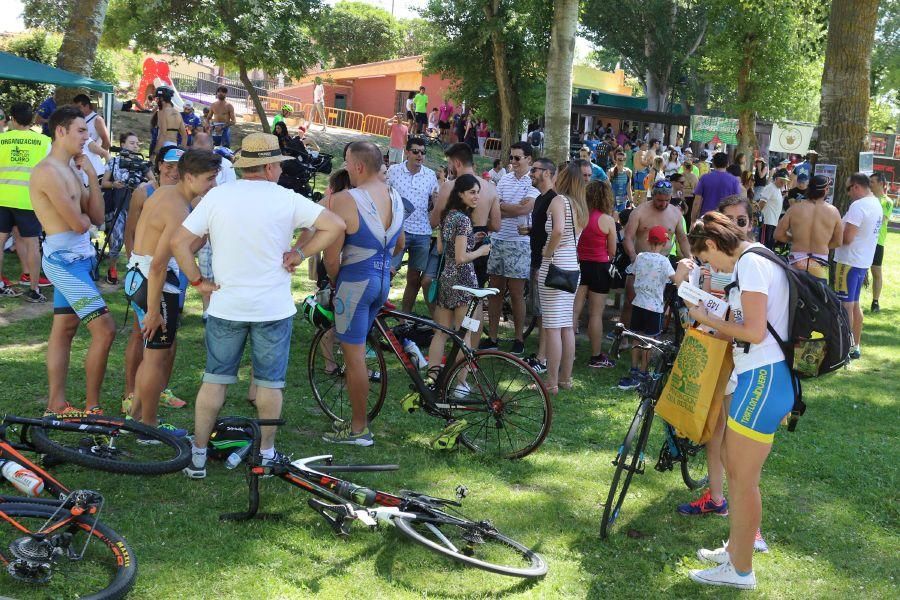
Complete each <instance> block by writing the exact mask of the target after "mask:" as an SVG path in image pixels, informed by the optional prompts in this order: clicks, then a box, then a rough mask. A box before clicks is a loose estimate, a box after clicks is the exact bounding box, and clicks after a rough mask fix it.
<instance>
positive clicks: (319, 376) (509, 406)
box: [307, 286, 553, 459]
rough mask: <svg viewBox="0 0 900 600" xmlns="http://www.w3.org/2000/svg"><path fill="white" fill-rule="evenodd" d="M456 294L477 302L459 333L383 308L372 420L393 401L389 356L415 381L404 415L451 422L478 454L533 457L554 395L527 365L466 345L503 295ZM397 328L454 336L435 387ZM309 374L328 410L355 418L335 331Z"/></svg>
mask: <svg viewBox="0 0 900 600" xmlns="http://www.w3.org/2000/svg"><path fill="white" fill-rule="evenodd" d="M453 289H456V290H460V291H464V292H467V293H469V294H471V295H472V300H471V301H470V302H469V311H468V313H467V317H466V318H465V319H464V320H463V322H462V325H461V326H460V328H459V329H458V330H452V329H449V328H447V327H444V326H442V325H438V324H437V323H435V322H434V321H432V320H430V319H428V318H426V317H422V316H418V315H413V314H408V313H404V312H400V311H398V310H394V309H388V308H382V310H381V312H380V313H379V314H378V316H377V317H376V318H375V322H374V324H373V326H372V330H371V331H370V332H369V338H368V340H367V344H366V368H367V370H368V373H369V382H370V386H369V397H368V398H367V413H368V419H369V421H370V422H371V421H372V420H373V419H374V418H375V417H376V416H377V415H378V413H379V411H380V410H381V407H382V405H383V404H384V399H385V395H386V394H387V387H388V385H387V384H388V375H387V371H386V367H385V360H384V350H385V349H386V350H389V351H390V352H393V354H394V355H395V356H396V357H397V358H398V359H399V360H400V363H401V364H402V365H403V369H404V370H405V371H406V374H407V376H408V377H409V379H410V390H411V393H410V394H408V395H407V396H406V397H405V398H404V399H403V401H402V402H401V405H402V406H403V408H404V409H406V410H407V411H409V412H413V411H414V410H417V409H419V408H421V409H422V410H423V411H425V412H426V413H427V414H429V415H431V416H433V417H437V418H439V419H443V420H445V421H447V422H448V428H447V429H445V430H444V431H445V433H446V434H447V435H449V436H451V437H453V436H456V435H457V434H458V439H459V440H460V441H462V443H463V444H464V445H465V446H466V447H467V448H470V449H472V450H474V451H476V452H485V453H491V454H494V455H496V456H498V457H502V458H510V459H512V458H521V457H523V456H526V455H528V454H530V453H531V452H533V451H534V450H535V449H537V447H538V446H540V445H541V443H542V442H543V441H544V438H545V437H547V433H548V432H549V431H550V422H551V420H552V415H553V411H552V407H551V405H550V398H549V396H548V394H547V389H546V388H545V387H544V383H543V382H542V381H541V379H540V377H538V376H537V375H536V374H535V373H534V371H533V370H532V369H531V368H530V367H529V366H528V364H527V363H525V362H524V361H523V360H522V359H520V358H518V357H516V356H513V355H512V354H508V353H506V352H500V351H498V350H476V349H473V348H471V347H470V346H469V345H467V344H466V342H465V339H464V338H465V335H466V333H467V332H469V331H473V332H476V331H478V328H479V326H480V323H479V321H477V320H476V319H474V318H473V315H474V314H475V312H476V308H477V306H478V303H480V302H481V301H482V299H483V298H485V297H487V296H490V295H492V294H496V293H498V292H497V290H496V289H493V288H486V289H474V288H467V287H462V286H453ZM391 321H398V322H400V323H402V324H406V323H412V324H414V325H426V326H428V327H431V328H433V329H435V330H440V331H442V332H444V333H445V334H447V336H448V339H449V340H450V343H451V344H452V347H451V349H450V352H449V353H448V354H447V358H446V366H445V367H444V368H443V369H441V371H440V373H439V374H438V375H437V378H436V379H435V380H434V381H433V382H432V381H430V380H429V381H426V380H425V379H423V378H422V376H421V375H420V373H419V369H418V367H417V365H416V364H415V363H414V362H413V360H412V359H411V358H410V356H409V355H408V353H407V352H406V350H404V348H403V344H402V343H401V342H400V340H399V339H398V337H397V335H395V333H394V330H393V329H392V327H391V326H390V324H389V323H390V322H391ZM460 353H461V354H462V356H461V357H460V358H459V360H457V357H458V356H459V355H460ZM307 368H308V374H309V383H310V386H311V387H312V392H313V396H314V397H315V399H316V402H317V403H318V404H319V407H320V408H321V409H322V411H323V412H324V413H325V414H326V415H328V417H330V418H331V419H332V420H334V421H335V422H336V423H342V422H343V421H344V420H346V419H349V418H350V413H351V411H350V400H349V397H348V395H347V382H346V378H345V377H344V371H345V367H344V361H343V353H342V352H341V347H340V343H339V342H338V340H337V338H336V336H335V335H334V332H333V329H320V330H319V331H318V332H317V333H316V335H315V337H313V340H312V346H311V348H310V351H309V363H308V367H307ZM450 426H452V428H451V427H450ZM439 439H440V438H439Z"/></svg>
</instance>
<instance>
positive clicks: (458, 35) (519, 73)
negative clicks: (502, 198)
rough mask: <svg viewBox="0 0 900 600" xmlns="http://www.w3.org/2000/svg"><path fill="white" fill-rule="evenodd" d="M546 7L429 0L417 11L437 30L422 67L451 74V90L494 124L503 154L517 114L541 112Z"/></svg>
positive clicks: (515, 132) (517, 128)
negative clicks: (498, 134) (420, 11)
mask: <svg viewBox="0 0 900 600" xmlns="http://www.w3.org/2000/svg"><path fill="white" fill-rule="evenodd" d="M551 9H552V3H550V2H539V1H538V0H519V1H518V2H513V1H512V0H477V1H475V0H429V2H428V4H427V5H426V7H425V9H424V10H423V11H422V16H423V18H425V19H426V20H428V21H430V22H432V23H434V24H435V26H436V27H437V28H438V29H439V31H440V35H439V36H438V37H437V38H436V40H435V42H434V43H433V44H432V45H431V46H429V48H428V51H427V52H426V55H425V66H426V71H427V72H440V73H443V74H444V75H445V76H446V77H447V78H448V79H451V80H452V81H453V87H452V95H453V96H454V97H455V98H456V99H457V100H464V101H465V102H466V106H467V107H469V108H475V109H476V110H477V111H478V114H479V115H480V116H482V117H484V118H486V119H487V120H488V122H489V123H491V124H492V125H493V126H495V127H499V129H500V138H501V153H502V154H503V155H505V154H506V153H507V152H508V151H509V147H510V145H511V144H512V143H513V142H514V141H515V140H517V139H518V138H519V134H520V133H521V130H522V123H523V119H533V118H536V117H538V116H540V115H541V114H542V113H543V109H544V78H545V72H544V70H545V67H546V64H547V50H546V49H547V47H548V45H549V37H550V22H551V20H552V16H551V13H550V10H551Z"/></svg>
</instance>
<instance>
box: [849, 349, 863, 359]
mask: <svg viewBox="0 0 900 600" xmlns="http://www.w3.org/2000/svg"><path fill="white" fill-rule="evenodd" d="M860 358H862V353H861V352H860V351H859V348H853V349H851V350H850V359H851V360H859V359H860Z"/></svg>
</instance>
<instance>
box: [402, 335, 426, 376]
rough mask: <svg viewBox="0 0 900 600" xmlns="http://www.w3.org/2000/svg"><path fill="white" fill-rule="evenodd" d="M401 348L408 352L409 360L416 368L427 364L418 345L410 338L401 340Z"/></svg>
mask: <svg viewBox="0 0 900 600" xmlns="http://www.w3.org/2000/svg"><path fill="white" fill-rule="evenodd" d="M403 349H404V350H405V351H406V353H407V354H409V360H411V361H412V363H413V364H414V365H415V366H416V368H417V369H421V368H423V367H425V366H426V365H427V364H428V361H427V360H425V355H424V354H422V351H421V350H420V349H419V346H418V345H417V344H416V343H415V342H414V341H412V340H410V339H405V340H403Z"/></svg>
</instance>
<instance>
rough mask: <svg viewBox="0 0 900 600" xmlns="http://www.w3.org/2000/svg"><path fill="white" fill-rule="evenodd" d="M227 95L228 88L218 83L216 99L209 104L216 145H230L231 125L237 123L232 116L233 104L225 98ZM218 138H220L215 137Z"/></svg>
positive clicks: (228, 146)
mask: <svg viewBox="0 0 900 600" xmlns="http://www.w3.org/2000/svg"><path fill="white" fill-rule="evenodd" d="M227 95H228V88H227V87H225V86H224V85H220V86H219V88H218V89H217V90H216V101H215V102H213V103H212V104H210V105H209V110H210V113H211V114H212V117H211V119H210V124H211V126H212V135H213V141H214V142H215V143H216V145H217V146H225V147H226V148H230V147H231V126H232V125H234V124H235V123H237V119H236V118H235V116H234V106H232V105H231V103H230V102H228V101H227V100H225V97H226V96H227ZM216 138H220V139H218V140H217V139H216Z"/></svg>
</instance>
